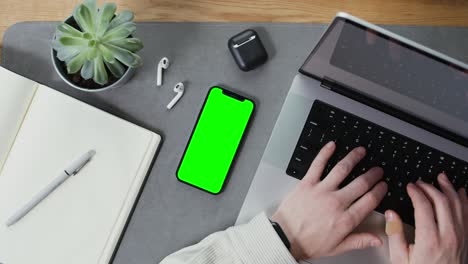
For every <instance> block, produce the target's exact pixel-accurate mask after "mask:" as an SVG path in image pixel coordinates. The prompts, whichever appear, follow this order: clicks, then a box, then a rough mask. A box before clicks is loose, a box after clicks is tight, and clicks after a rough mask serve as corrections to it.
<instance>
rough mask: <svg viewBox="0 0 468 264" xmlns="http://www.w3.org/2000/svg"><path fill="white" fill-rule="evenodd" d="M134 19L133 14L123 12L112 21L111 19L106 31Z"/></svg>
mask: <svg viewBox="0 0 468 264" xmlns="http://www.w3.org/2000/svg"><path fill="white" fill-rule="evenodd" d="M134 17H135V15H134V14H133V12H131V11H128V10H125V11H123V12H122V13H120V14H118V15H117V16H116V17H114V19H112V21H111V22H110V24H109V27H108V28H107V30H111V29H113V28H115V27H117V26H120V25H122V24H124V23H127V22H130V21H132V20H133V18H134Z"/></svg>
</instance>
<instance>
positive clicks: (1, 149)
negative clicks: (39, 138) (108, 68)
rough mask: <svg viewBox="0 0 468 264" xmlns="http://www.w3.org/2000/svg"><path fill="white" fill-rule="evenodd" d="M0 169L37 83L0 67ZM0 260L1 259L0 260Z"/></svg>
mask: <svg viewBox="0 0 468 264" xmlns="http://www.w3.org/2000/svg"><path fill="white" fill-rule="evenodd" d="M0 80H1V84H0V92H1V96H0V171H1V170H2V167H3V163H4V162H5V159H6V157H7V156H8V152H9V151H10V148H11V145H12V144H13V142H14V141H15V137H16V134H17V133H18V130H19V128H20V126H21V123H22V122H23V119H24V116H25V115H26V113H27V111H28V107H29V104H30V103H31V100H32V98H33V96H34V93H35V92H36V88H37V86H38V84H37V83H35V82H33V81H31V80H28V79H26V78H24V77H21V76H18V75H15V74H12V73H11V72H10V71H8V70H6V69H4V68H2V67H0ZM0 261H1V260H0Z"/></svg>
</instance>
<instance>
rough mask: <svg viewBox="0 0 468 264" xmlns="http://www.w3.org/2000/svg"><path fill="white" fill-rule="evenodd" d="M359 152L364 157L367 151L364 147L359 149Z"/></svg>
mask: <svg viewBox="0 0 468 264" xmlns="http://www.w3.org/2000/svg"><path fill="white" fill-rule="evenodd" d="M357 152H358V153H359V154H361V155H364V154H365V153H366V149H365V148H364V147H358V148H357Z"/></svg>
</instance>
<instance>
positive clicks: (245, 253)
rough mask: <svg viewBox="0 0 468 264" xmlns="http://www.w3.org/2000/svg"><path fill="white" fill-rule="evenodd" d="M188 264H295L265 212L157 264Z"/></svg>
mask: <svg viewBox="0 0 468 264" xmlns="http://www.w3.org/2000/svg"><path fill="white" fill-rule="evenodd" d="M187 263H190V264H202V263H203V264H218V263H223V264H224V263H226V264H297V262H296V261H295V259H294V257H293V256H292V255H291V254H290V253H289V251H288V249H287V248H286V247H285V246H284V244H283V242H282V241H281V239H280V238H279V236H278V235H277V233H276V231H275V230H274V229H273V227H272V226H271V223H270V221H269V220H268V218H267V217H266V215H265V214H264V213H261V214H260V215H258V216H256V217H255V218H254V219H252V220H251V221H250V222H249V223H248V224H245V225H240V226H234V227H230V228H228V229H227V230H225V231H221V232H217V233H214V234H212V235H210V236H208V237H206V238H205V239H203V240H202V241H201V242H200V243H198V244H196V245H193V246H190V247H187V248H184V249H182V250H180V251H178V252H175V253H173V254H172V255H170V256H168V257H166V258H165V259H164V260H163V261H162V262H161V263H160V264H187Z"/></svg>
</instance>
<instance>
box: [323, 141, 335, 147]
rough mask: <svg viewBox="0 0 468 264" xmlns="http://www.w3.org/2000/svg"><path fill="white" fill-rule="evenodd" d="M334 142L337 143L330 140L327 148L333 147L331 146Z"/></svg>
mask: <svg viewBox="0 0 468 264" xmlns="http://www.w3.org/2000/svg"><path fill="white" fill-rule="evenodd" d="M334 144H335V142H334V141H330V142H328V143H327V145H326V146H325V147H326V148H331V147H333V145H334Z"/></svg>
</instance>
